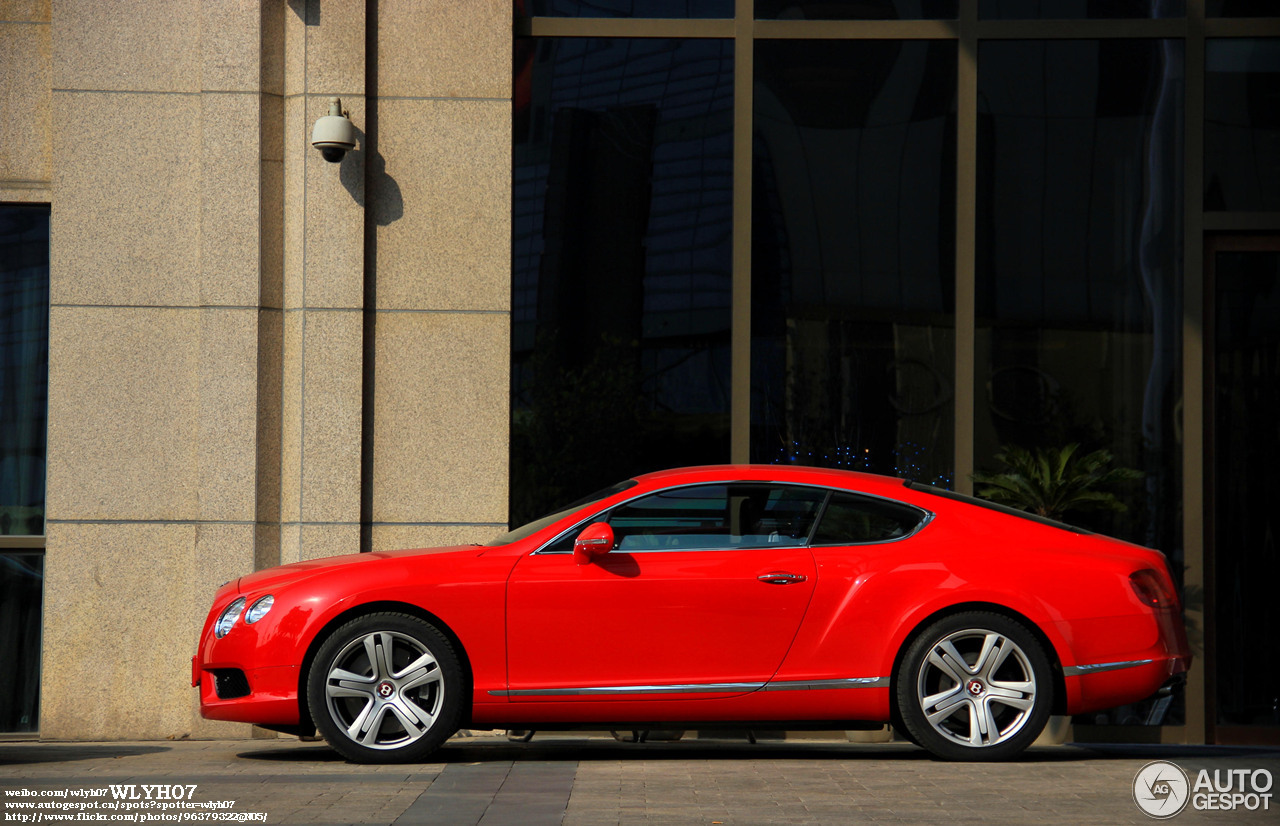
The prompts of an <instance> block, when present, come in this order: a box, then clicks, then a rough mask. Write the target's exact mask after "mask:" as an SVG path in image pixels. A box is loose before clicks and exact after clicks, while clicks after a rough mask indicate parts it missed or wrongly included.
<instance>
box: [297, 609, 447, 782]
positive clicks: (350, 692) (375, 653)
mask: <svg viewBox="0 0 1280 826" xmlns="http://www.w3.org/2000/svg"><path fill="white" fill-rule="evenodd" d="M307 701H308V703H309V704H310V708H311V715H312V718H313V719H314V721H315V724H316V727H317V728H318V729H319V730H320V733H321V734H323V735H324V738H325V740H327V741H328V742H329V745H331V746H333V748H335V749H336V750H337V751H338V752H339V753H340V754H342V755H343V756H344V757H346V758H347V759H349V760H353V761H355V762H357V763H397V762H407V761H414V760H421V759H423V758H425V757H426V756H427V755H428V754H430V753H431V752H433V751H435V750H436V749H437V748H439V747H440V745H441V744H442V743H443V742H444V741H445V740H446V739H448V738H449V737H450V736H451V735H452V734H453V733H454V732H455V731H457V728H458V722H459V717H460V711H461V705H462V668H461V665H460V664H459V660H458V656H457V654H456V653H455V652H454V650H453V646H452V645H451V644H450V642H449V640H448V639H447V638H446V637H445V636H444V635H443V634H442V633H440V631H439V629H437V628H436V627H435V626H433V625H431V624H430V623H427V622H424V621H423V620H420V619H418V618H417V617H412V616H409V615H407V614H393V613H383V614H371V615H369V616H365V617H360V618H358V619H355V620H352V621H351V622H348V623H347V624H345V625H343V626H341V627H340V628H338V629H337V630H336V631H334V632H333V633H332V634H331V635H330V636H329V638H328V639H326V640H325V641H324V643H323V644H322V645H321V646H320V649H319V651H317V652H316V657H315V660H314V661H313V662H312V664H311V670H310V672H309V674H308V677H307Z"/></svg>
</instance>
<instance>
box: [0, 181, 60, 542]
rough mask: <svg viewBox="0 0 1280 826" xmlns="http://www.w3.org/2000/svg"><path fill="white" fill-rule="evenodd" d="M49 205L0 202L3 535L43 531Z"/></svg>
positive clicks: (0, 517) (0, 512) (0, 500)
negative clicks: (3, 203) (2, 203)
mask: <svg viewBox="0 0 1280 826" xmlns="http://www.w3.org/2000/svg"><path fill="white" fill-rule="evenodd" d="M48 376H49V208H48V207H47V206H17V205H0V535H3V534H20V535H36V536H38V535H40V534H43V533H44V474H45V431H46V430H47V426H46V425H47V411H48V396H49V392H48V390H49V380H48Z"/></svg>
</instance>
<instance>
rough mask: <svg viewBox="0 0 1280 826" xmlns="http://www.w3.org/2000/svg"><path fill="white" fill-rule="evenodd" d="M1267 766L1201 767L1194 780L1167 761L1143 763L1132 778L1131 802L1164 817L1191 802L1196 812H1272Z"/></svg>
mask: <svg viewBox="0 0 1280 826" xmlns="http://www.w3.org/2000/svg"><path fill="white" fill-rule="evenodd" d="M1272 780H1273V778H1272V777H1271V772H1270V771H1269V770H1267V769H1220V768H1219V769H1212V770H1210V769H1200V770H1199V771H1198V772H1196V779H1195V782H1194V783H1192V781H1191V778H1190V777H1189V776H1188V775H1187V773H1186V772H1185V771H1183V769H1182V767H1181V766H1179V765H1177V764H1176V763H1170V762H1168V761H1167V760H1157V761H1155V762H1153V763H1148V764H1147V765H1145V766H1143V767H1142V768H1141V769H1140V770H1139V771H1138V774H1137V776H1136V777H1134V778H1133V802H1134V803H1137V804H1138V808H1139V809H1141V810H1142V811H1143V812H1144V813H1146V814H1147V815H1150V816H1151V817H1154V818H1156V819H1158V820H1165V819H1166V818H1170V817H1173V816H1174V815H1177V814H1179V813H1180V812H1182V810H1183V809H1185V808H1187V804H1188V803H1189V804H1191V808H1192V809H1194V810H1196V811H1197V812H1235V811H1239V810H1241V809H1244V810H1246V811H1250V812H1257V811H1263V812H1268V811H1271V797H1272V793H1271V786H1272Z"/></svg>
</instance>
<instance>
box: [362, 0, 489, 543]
mask: <svg viewBox="0 0 1280 826" xmlns="http://www.w3.org/2000/svg"><path fill="white" fill-rule="evenodd" d="M375 22H376V35H377V40H376V42H377V56H376V67H375V69H376V89H377V99H376V102H375V105H376V112H375V124H374V126H373V127H372V128H371V129H370V132H371V134H372V140H371V141H370V147H371V152H372V155H371V157H370V159H369V160H370V162H371V163H370V165H369V170H370V171H369V191H370V195H371V206H372V211H371V213H370V214H369V216H368V217H369V220H370V222H371V223H370V227H369V236H368V237H369V238H370V242H371V243H370V246H371V253H372V255H371V258H372V260H373V266H374V267H375V271H376V273H377V281H376V285H375V293H376V298H375V303H376V313H375V314H374V317H373V319H372V322H373V323H372V325H371V326H372V330H373V339H374V346H373V348H372V350H373V352H372V358H371V362H370V364H369V365H368V369H370V370H371V371H372V373H371V378H372V381H371V382H370V383H371V385H372V389H373V399H372V402H373V404H372V417H371V421H366V438H368V439H370V444H369V446H368V448H367V451H366V453H367V455H366V461H367V466H368V471H367V472H368V473H369V474H370V476H371V479H370V480H369V482H368V484H369V485H370V488H369V489H368V491H367V496H368V497H369V504H368V510H369V518H370V521H371V524H370V537H369V541H368V544H369V545H370V546H371V547H372V548H373V549H381V548H396V547H422V546H428V545H439V544H450V543H461V542H483V541H485V540H486V539H489V538H491V537H493V536H495V535H497V534H498V533H501V532H502V531H503V530H504V529H505V525H506V519H507V461H508V459H507V453H508V450H507V446H508V421H509V415H510V413H509V410H510V406H509V401H508V393H509V390H508V388H509V383H510V367H509V365H510V302H511V278H510V270H511V263H510V262H511V254H510V246H511V223H510V222H511V59H512V58H511V4H510V2H508V0H446V1H445V2H441V0H434V2H429V1H428V0H378V2H377V4H376V21H375Z"/></svg>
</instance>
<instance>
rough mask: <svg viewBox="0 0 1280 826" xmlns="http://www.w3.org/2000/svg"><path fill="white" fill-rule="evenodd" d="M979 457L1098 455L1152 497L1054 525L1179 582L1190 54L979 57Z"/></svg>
mask: <svg viewBox="0 0 1280 826" xmlns="http://www.w3.org/2000/svg"><path fill="white" fill-rule="evenodd" d="M979 66H980V73H979V82H978V94H979V149H978V216H977V217H978V248H977V252H978V266H977V273H978V295H977V313H978V331H977V334H978V338H977V348H978V351H977V354H976V373H977V388H976V391H977V400H978V403H977V409H976V411H975V415H976V425H977V430H976V434H975V436H976V457H975V462H976V465H977V466H978V468H979V469H981V470H989V471H996V472H998V471H1000V470H1001V469H1002V468H1001V467H1000V466H999V465H998V464H997V463H996V462H995V460H994V457H995V454H996V453H998V452H1000V450H1001V448H1002V447H1003V446H1005V445H1018V446H1021V447H1025V448H1060V447H1063V446H1065V445H1068V444H1071V443H1079V444H1080V445H1081V446H1082V450H1084V451H1093V450H1097V449H1105V450H1107V451H1109V452H1110V453H1111V454H1112V455H1113V456H1114V457H1115V460H1114V461H1115V466H1119V467H1129V468H1136V469H1138V470H1141V471H1143V472H1144V473H1145V480H1144V482H1140V483H1135V484H1134V485H1133V487H1132V489H1129V490H1117V491H1112V492H1113V493H1116V494H1117V495H1118V496H1119V497H1120V499H1121V500H1122V501H1123V502H1124V504H1125V505H1126V506H1127V510H1126V511H1124V512H1122V513H1118V514H1101V515H1099V514H1094V513H1083V514H1080V513H1070V514H1066V515H1065V516H1064V521H1067V522H1072V523H1075V524H1082V525H1085V526H1086V527H1091V528H1094V529H1097V530H1101V531H1103V532H1106V533H1110V534H1113V535H1116V536H1120V537H1122V538H1124V539H1128V540H1131V541H1135V542H1139V543H1142V544H1146V545H1150V546H1152V547H1158V548H1160V549H1162V550H1164V551H1165V552H1167V553H1170V554H1172V555H1173V557H1174V560H1175V562H1174V565H1173V568H1174V573H1175V575H1178V574H1180V568H1181V566H1180V564H1178V562H1177V560H1179V559H1180V558H1181V550H1180V544H1181V540H1180V533H1179V525H1180V522H1179V519H1178V502H1179V501H1181V482H1180V469H1181V451H1180V448H1179V443H1178V439H1177V433H1176V431H1175V422H1176V421H1177V417H1178V415H1179V414H1178V405H1179V386H1180V378H1179V376H1180V372H1181V350H1180V347H1181V345H1180V336H1179V321H1180V319H1181V307H1180V287H1181V281H1182V226H1181V220H1180V219H1181V216H1182V179H1181V176H1182V153H1181V140H1180V136H1181V134H1182V128H1183V127H1182V120H1183V116H1182V110H1181V105H1182V103H1181V102H1182V99H1183V82H1182V78H1183V67H1182V44H1181V42H1178V41H1156V40H1150V41H1148V40H1074V41H1004V42H988V43H985V44H983V45H982V47H981V52H980V56H979Z"/></svg>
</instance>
